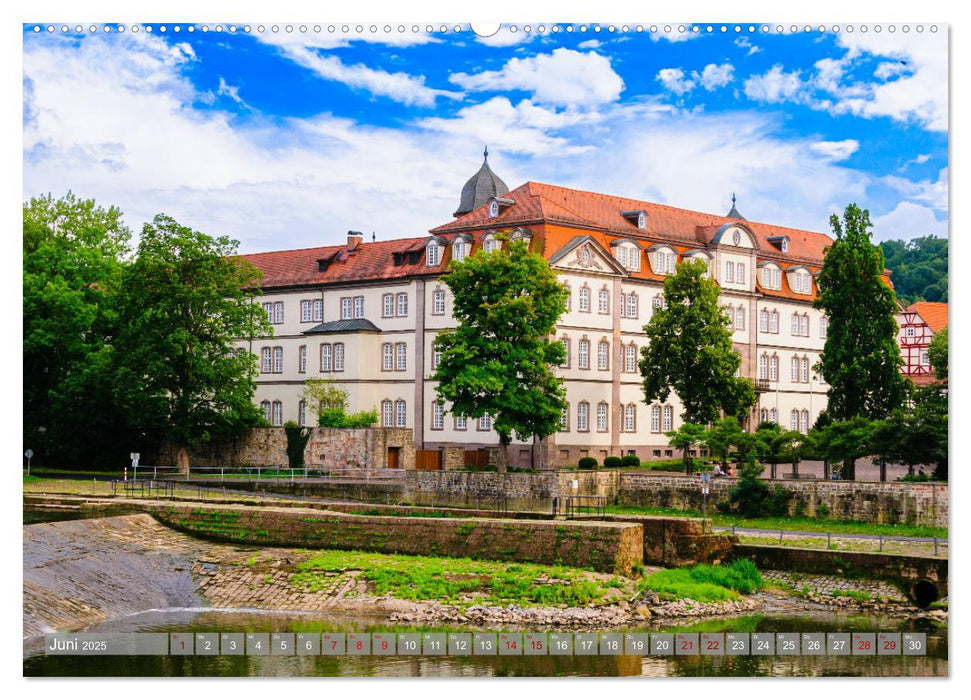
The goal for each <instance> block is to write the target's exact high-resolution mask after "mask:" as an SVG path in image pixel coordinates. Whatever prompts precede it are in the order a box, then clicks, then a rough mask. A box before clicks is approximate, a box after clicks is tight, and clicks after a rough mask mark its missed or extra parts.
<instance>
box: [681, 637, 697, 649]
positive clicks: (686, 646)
mask: <svg viewBox="0 0 971 700" xmlns="http://www.w3.org/2000/svg"><path fill="white" fill-rule="evenodd" d="M681 648H682V649H694V642H691V641H690V640H687V639H682V640H681Z"/></svg>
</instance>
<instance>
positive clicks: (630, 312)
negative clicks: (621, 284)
mask: <svg viewBox="0 0 971 700" xmlns="http://www.w3.org/2000/svg"><path fill="white" fill-rule="evenodd" d="M637 315H638V311H637V294H635V293H634V292H631V293H630V294H628V295H627V318H637Z"/></svg>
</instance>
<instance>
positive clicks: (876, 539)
mask: <svg viewBox="0 0 971 700" xmlns="http://www.w3.org/2000/svg"><path fill="white" fill-rule="evenodd" d="M712 530H713V531H715V532H731V533H732V534H733V535H739V534H742V535H751V536H756V537H766V538H768V537H772V538H773V539H774V538H775V536H776V535H778V536H779V540H778V544H779V545H782V544H784V541H785V538H786V537H789V538H791V539H798V540H800V541H805V540H807V539H818V540H820V542H822V539H823V538H824V537H825V538H826V549H833V538H837V539H842V540H862V541H866V542H873V543H876V545H877V551H878V552H882V551H883V543H884V542H904V543H907V544H927V545H930V544H933V545H934V556H939V553H940V549H941V548H947V546H948V539H947V538H946V537H912V536H907V535H883V534H877V535H869V534H865V533H856V532H852V533H851V532H819V531H800V530H770V529H765V528H755V527H736V526H735V525H732V526H731V527H713V528H712Z"/></svg>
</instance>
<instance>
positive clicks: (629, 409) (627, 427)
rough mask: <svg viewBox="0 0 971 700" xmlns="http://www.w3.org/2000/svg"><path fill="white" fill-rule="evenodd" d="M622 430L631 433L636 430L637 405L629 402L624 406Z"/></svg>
mask: <svg viewBox="0 0 971 700" xmlns="http://www.w3.org/2000/svg"><path fill="white" fill-rule="evenodd" d="M624 431H625V432H628V433H633V432H636V431H637V405H636V404H632V403H629V404H627V405H626V406H625V407H624Z"/></svg>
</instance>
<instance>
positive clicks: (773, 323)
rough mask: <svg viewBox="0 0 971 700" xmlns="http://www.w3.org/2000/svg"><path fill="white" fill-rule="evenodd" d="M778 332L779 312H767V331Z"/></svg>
mask: <svg viewBox="0 0 971 700" xmlns="http://www.w3.org/2000/svg"><path fill="white" fill-rule="evenodd" d="M778 332H779V312H778V311H773V312H772V313H770V314H769V333H778Z"/></svg>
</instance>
